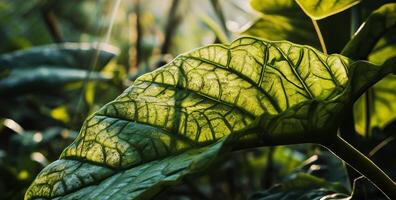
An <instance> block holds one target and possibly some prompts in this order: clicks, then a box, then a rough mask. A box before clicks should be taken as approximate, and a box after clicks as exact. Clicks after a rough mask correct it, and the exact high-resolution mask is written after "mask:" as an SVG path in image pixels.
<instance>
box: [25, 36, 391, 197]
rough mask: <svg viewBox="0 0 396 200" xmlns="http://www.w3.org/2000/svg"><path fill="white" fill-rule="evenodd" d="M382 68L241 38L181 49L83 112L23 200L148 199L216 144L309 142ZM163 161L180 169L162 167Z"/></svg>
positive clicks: (208, 155) (327, 130)
mask: <svg viewBox="0 0 396 200" xmlns="http://www.w3.org/2000/svg"><path fill="white" fill-rule="evenodd" d="M363 72H364V74H365V76H364V77H361V75H362V74H363ZM388 72H389V69H388V67H385V68H381V67H379V66H375V65H372V64H370V63H367V62H364V61H353V60H350V59H348V58H346V57H344V56H341V55H324V54H322V53H320V52H319V51H317V50H316V49H313V48H311V47H308V46H301V45H296V44H293V43H290V42H270V41H265V40H260V39H257V38H251V37H244V38H240V39H237V40H235V41H234V42H232V43H231V44H230V45H228V46H225V45H209V46H206V47H202V48H200V49H197V50H194V51H191V52H188V53H186V54H182V55H180V56H178V57H177V58H175V59H174V60H173V61H172V62H170V63H168V64H167V65H165V66H163V67H161V68H159V69H157V70H155V71H153V72H151V73H148V74H145V75H143V76H141V77H139V78H138V79H137V80H136V81H135V82H134V83H133V85H132V86H131V87H129V88H128V89H127V90H125V91H124V92H123V93H122V94H121V95H120V96H119V97H117V98H116V99H115V100H114V101H112V102H110V103H108V104H107V105H105V106H104V107H103V108H101V109H100V110H99V111H97V112H96V113H94V114H93V115H91V116H90V117H88V118H87V120H86V121H85V123H84V125H83V127H82V129H81V132H80V134H79V136H78V137H77V138H76V140H75V141H74V142H73V143H72V144H71V145H70V146H69V147H68V148H66V149H65V150H64V152H63V153H62V155H61V158H60V160H59V161H56V162H54V163H53V164H51V165H49V166H48V167H47V168H45V169H44V170H43V171H42V172H41V173H40V174H39V176H38V178H37V179H36V181H35V182H33V184H32V185H31V186H30V188H29V190H28V191H27V193H26V199H34V198H38V197H43V198H53V197H59V198H62V197H64V199H74V198H75V197H83V196H84V197H85V195H95V193H96V192H97V190H98V191H100V192H98V193H100V195H101V198H102V197H103V199H108V198H111V199H125V198H127V199H134V198H137V199H139V198H143V197H144V198H149V197H152V196H153V195H155V194H156V193H157V192H158V191H159V190H160V188H161V187H160V186H161V185H162V186H163V185H166V184H169V181H170V180H171V182H173V181H174V180H178V179H180V178H181V177H182V176H183V175H185V174H188V173H193V172H196V171H197V170H198V169H204V167H203V166H207V165H208V164H210V161H211V160H213V159H214V158H215V157H216V156H217V154H218V152H219V151H220V150H221V149H223V148H225V149H229V148H228V147H231V148H234V147H236V146H238V145H241V146H243V145H250V144H252V143H254V144H257V143H259V144H261V145H276V144H292V143H303V142H318V143H319V142H320V141H322V140H326V138H327V137H328V135H329V134H331V135H333V134H335V132H333V131H332V130H333V129H331V127H336V126H337V124H338V123H339V122H340V116H341V114H342V111H343V108H344V107H345V105H348V104H349V103H351V101H352V100H354V99H356V98H357V96H359V95H360V94H361V93H362V91H364V89H366V88H367V87H369V86H370V84H372V83H373V82H375V80H377V79H378V78H379V77H382V76H383V75H384V74H386V73H388ZM223 146H224V147H223ZM224 152H227V151H226V150H224ZM202 157H204V159H203V160H204V161H203V160H202V159H201V158H202ZM169 163H172V168H175V169H180V170H171V171H172V173H170V174H169V173H164V168H163V167H164V166H168V165H169ZM196 165H198V166H202V167H194V166H196ZM157 167H158V169H157ZM143 169H147V171H145V170H143ZM151 169H153V170H154V169H155V170H154V171H156V172H157V173H159V171H161V174H159V175H158V174H156V173H154V171H150V170H151ZM154 176H155V177H154ZM125 177H129V178H125ZM98 185H99V186H98ZM124 190H125V191H127V192H125V193H124V192H120V194H125V195H122V196H112V195H113V191H124ZM148 191H150V192H148ZM91 193H92V194H91ZM65 195H66V196H65ZM75 195H77V196H75ZM80 195H82V196H80Z"/></svg>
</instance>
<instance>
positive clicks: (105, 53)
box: [0, 43, 116, 95]
mask: <svg viewBox="0 0 396 200" xmlns="http://www.w3.org/2000/svg"><path fill="white" fill-rule="evenodd" d="M98 47H100V49H98ZM115 53H116V50H115V49H114V47H111V46H108V45H104V44H102V46H98V45H93V44H77V43H76V44H73V43H70V44H69V43H66V44H62V45H48V46H43V47H35V48H32V49H29V50H23V51H17V52H14V53H10V54H5V55H2V56H0V94H7V95H14V94H15V95H16V94H21V93H29V92H35V91H37V90H48V89H49V88H59V87H61V86H63V85H65V84H66V83H71V82H77V81H83V80H84V79H86V78H87V77H88V73H89V70H90V67H91V66H92V64H93V63H94V62H95V61H94V59H96V58H97V61H96V64H97V66H98V67H99V69H100V68H102V67H103V66H105V65H106V64H107V63H108V62H109V61H110V59H111V58H113V57H114V56H115ZM89 79H90V80H108V79H109V77H107V76H104V75H102V74H100V73H97V72H91V74H90V75H89Z"/></svg>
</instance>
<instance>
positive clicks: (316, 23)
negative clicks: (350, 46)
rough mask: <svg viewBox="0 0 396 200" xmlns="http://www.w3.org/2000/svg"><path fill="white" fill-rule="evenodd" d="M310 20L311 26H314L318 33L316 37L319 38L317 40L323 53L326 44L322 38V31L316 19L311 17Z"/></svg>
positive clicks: (325, 52) (325, 51)
mask: <svg viewBox="0 0 396 200" xmlns="http://www.w3.org/2000/svg"><path fill="white" fill-rule="evenodd" d="M311 20H312V24H313V26H314V28H315V31H316V34H317V35H318V39H319V42H320V46H321V47H322V51H323V53H324V54H327V48H326V44H325V41H324V39H323V35H322V32H321V31H320V28H319V24H318V22H317V21H316V20H314V19H311Z"/></svg>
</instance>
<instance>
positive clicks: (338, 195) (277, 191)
mask: <svg viewBox="0 0 396 200" xmlns="http://www.w3.org/2000/svg"><path fill="white" fill-rule="evenodd" d="M346 192H347V191H346V189H344V188H343V187H342V186H340V185H339V184H334V183H330V182H327V181H326V180H324V179H321V178H317V177H315V176H312V175H309V174H305V173H299V174H296V175H295V176H293V177H292V178H290V179H289V180H287V181H284V182H283V183H282V184H280V185H277V186H274V187H272V188H270V189H268V190H266V191H264V192H261V193H256V194H254V195H253V196H252V197H251V198H250V200H272V199H274V200H275V199H307V200H308V199H315V200H319V199H320V200H329V199H333V200H335V199H339V200H341V199H346V198H347V197H348V196H349V195H346V194H345V193H346Z"/></svg>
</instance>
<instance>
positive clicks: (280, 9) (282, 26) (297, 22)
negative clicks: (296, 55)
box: [243, 0, 320, 48]
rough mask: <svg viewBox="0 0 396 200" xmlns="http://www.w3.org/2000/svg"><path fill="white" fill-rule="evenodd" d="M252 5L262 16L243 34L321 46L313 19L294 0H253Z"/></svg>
mask: <svg viewBox="0 0 396 200" xmlns="http://www.w3.org/2000/svg"><path fill="white" fill-rule="evenodd" d="M250 5H251V6H252V8H254V9H255V10H257V11H259V12H260V17H259V18H258V19H257V20H255V21H254V22H253V23H252V24H251V25H250V26H249V27H248V28H247V29H246V30H245V31H244V32H243V34H245V35H251V36H256V37H261V38H264V39H268V40H287V41H291V42H295V43H298V44H307V45H311V46H314V47H317V48H320V44H319V40H318V39H317V36H316V33H315V29H314V27H313V25H312V22H311V20H310V19H309V17H307V16H306V15H305V14H304V12H303V11H302V10H301V9H300V8H299V7H298V5H297V4H296V3H295V2H294V1H293V0H275V1H273V0H251V1H250Z"/></svg>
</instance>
